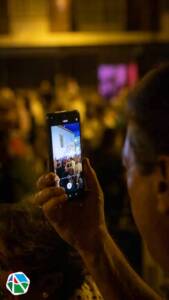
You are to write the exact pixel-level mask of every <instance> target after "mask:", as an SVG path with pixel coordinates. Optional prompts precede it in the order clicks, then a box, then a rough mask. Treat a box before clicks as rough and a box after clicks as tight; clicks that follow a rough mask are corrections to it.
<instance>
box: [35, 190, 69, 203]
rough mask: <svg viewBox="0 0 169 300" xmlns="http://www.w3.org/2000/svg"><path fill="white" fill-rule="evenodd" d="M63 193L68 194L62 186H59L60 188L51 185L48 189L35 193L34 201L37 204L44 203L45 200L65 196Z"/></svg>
mask: <svg viewBox="0 0 169 300" xmlns="http://www.w3.org/2000/svg"><path fill="white" fill-rule="evenodd" d="M63 195H66V194H65V191H64V189H62V188H61V187H59V188H56V187H49V188H46V189H44V190H42V191H40V192H38V193H37V194H36V195H35V198H34V200H33V203H34V204H37V205H43V204H44V203H45V202H47V201H49V200H50V199H51V198H53V197H59V196H63Z"/></svg>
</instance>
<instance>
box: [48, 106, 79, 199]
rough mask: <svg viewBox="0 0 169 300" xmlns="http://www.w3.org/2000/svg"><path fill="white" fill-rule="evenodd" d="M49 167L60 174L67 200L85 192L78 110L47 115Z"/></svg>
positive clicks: (60, 182) (60, 184)
mask: <svg viewBox="0 0 169 300" xmlns="http://www.w3.org/2000/svg"><path fill="white" fill-rule="evenodd" d="M47 125H48V130H49V169H50V171H52V172H54V173H55V174H57V176H58V177H59V182H58V184H59V186H61V187H63V188H64V189H65V191H66V193H67V195H68V199H70V200H73V199H75V198H77V199H78V198H79V196H81V195H82V193H83V191H84V179H83V166H82V147H81V127H80V114H79V112H78V111H77V110H73V111H58V112H54V113H48V114H47Z"/></svg>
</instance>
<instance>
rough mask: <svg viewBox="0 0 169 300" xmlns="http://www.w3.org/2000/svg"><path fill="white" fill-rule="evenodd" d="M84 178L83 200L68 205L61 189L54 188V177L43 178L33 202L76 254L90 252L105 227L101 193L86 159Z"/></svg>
mask: <svg viewBox="0 0 169 300" xmlns="http://www.w3.org/2000/svg"><path fill="white" fill-rule="evenodd" d="M84 177H85V180H86V186H87V190H86V191H85V192H84V196H83V198H81V199H78V200H75V201H69V200H67V195H66V193H65V191H64V189H63V188H61V187H56V181H57V180H58V177H57V176H56V175H55V174H54V173H49V174H48V175H45V176H42V177H40V179H39V180H38V183H37V186H38V189H39V192H38V193H37V194H36V196H35V200H34V201H35V204H37V205H40V206H41V207H42V209H43V211H44V214H45V216H46V217H47V219H48V220H49V222H50V223H51V225H52V226H53V227H54V228H55V230H56V231H57V233H58V234H59V235H60V236H61V237H62V238H63V239H64V240H65V241H67V242H68V243H69V244H71V245H72V246H74V247H75V248H76V249H77V250H83V251H90V250H92V247H93V246H94V242H95V239H97V238H99V234H100V232H101V231H104V230H106V225H105V218H104V198H103V192H102V189H101V187H100V185H99V182H98V180H97V177H96V174H95V172H94V170H93V169H92V167H91V165H90V163H89V160H88V159H84Z"/></svg>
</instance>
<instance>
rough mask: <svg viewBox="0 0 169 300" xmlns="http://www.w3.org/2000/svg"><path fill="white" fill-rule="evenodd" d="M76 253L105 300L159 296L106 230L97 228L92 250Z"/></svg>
mask: <svg viewBox="0 0 169 300" xmlns="http://www.w3.org/2000/svg"><path fill="white" fill-rule="evenodd" d="M79 253H80V255H81V257H82V259H83V261H84V262H85V264H86V266H87V268H88V270H89V272H90V273H91V275H92V276H93V278H94V280H95V282H96V284H97V286H98V288H99V290H100V292H101V294H102V296H103V298H104V300H114V299H118V300H121V299H122V300H123V299H125V300H159V299H162V298H161V297H160V296H159V295H157V294H156V292H154V291H153V290H152V289H151V288H150V287H149V286H148V285H147V284H146V283H145V282H144V281H143V280H142V279H141V278H140V277H139V276H138V275H137V273H136V272H135V271H134V270H133V269H132V268H131V266H130V265H129V264H128V262H127V260H126V259H125V257H124V255H123V254H122V253H121V251H120V250H119V248H118V247H117V246H116V244H115V243H114V241H113V240H112V238H111V236H110V235H109V233H108V232H107V231H106V232H105V231H103V232H101V231H100V235H99V237H98V238H97V240H95V243H94V244H93V249H91V251H83V250H80V249H79Z"/></svg>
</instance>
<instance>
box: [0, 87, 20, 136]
mask: <svg viewBox="0 0 169 300" xmlns="http://www.w3.org/2000/svg"><path fill="white" fill-rule="evenodd" d="M16 126H18V111H17V104H16V97H15V94H14V93H13V91H12V90H11V89H9V88H1V89H0V131H5V132H7V130H11V129H13V128H15V127H16Z"/></svg>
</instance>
